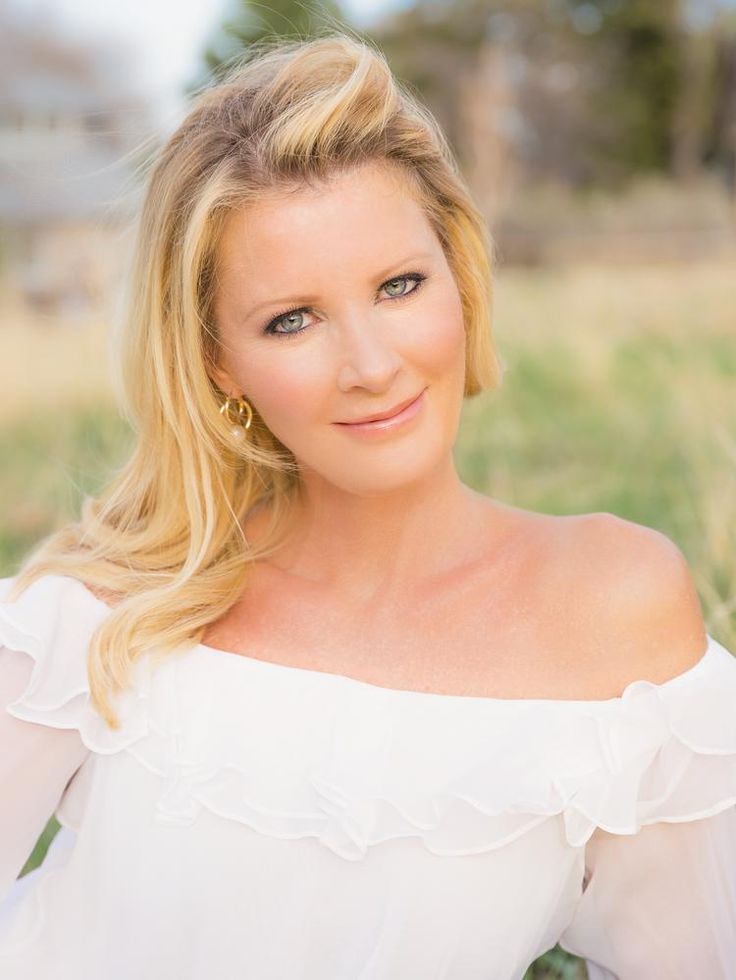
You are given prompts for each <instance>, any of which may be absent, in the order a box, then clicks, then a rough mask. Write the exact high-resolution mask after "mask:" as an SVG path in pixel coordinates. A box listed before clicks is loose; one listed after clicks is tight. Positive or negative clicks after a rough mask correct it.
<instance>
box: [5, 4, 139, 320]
mask: <svg viewBox="0 0 736 980" xmlns="http://www.w3.org/2000/svg"><path fill="white" fill-rule="evenodd" d="M9 16H10V15H9V13H7V12H6V13H3V14H0V95H1V98H0V250H1V251H0V280H1V281H2V289H3V299H5V300H7V299H8V298H10V299H20V300H21V301H22V302H23V303H25V304H28V305H30V306H31V307H32V308H34V309H36V310H39V311H43V312H63V313H76V312H84V311H91V310H96V309H99V307H100V304H101V303H103V302H104V300H105V299H106V298H107V296H108V295H109V291H110V285H111V281H112V279H113V277H114V275H115V270H116V268H118V267H119V262H120V250H121V234H120V232H121V228H122V227H123V226H124V225H126V224H127V223H128V220H129V217H130V213H131V209H132V207H134V203H135V197H136V188H137V186H138V183H139V182H138V180H137V177H136V168H137V167H138V166H139V165H140V164H141V163H142V159H141V148H142V146H143V142H142V141H143V139H144V138H145V137H146V134H147V133H148V131H149V126H148V120H147V112H146V110H145V107H144V106H143V104H142V103H141V102H140V99H139V97H137V96H134V95H133V94H132V93H131V92H130V91H129V90H128V88H127V86H126V84H125V75H124V72H125V57H124V52H116V51H110V50H109V49H108V50H102V49H100V48H99V47H95V48H94V49H91V48H89V47H84V46H82V45H80V44H79V42H77V41H76V40H74V39H71V38H68V37H64V36H63V35H62V34H60V33H58V32H54V31H53V30H52V29H50V28H49V27H46V28H45V29H44V27H43V26H42V25H39V24H38V23H34V24H33V25H32V26H31V25H30V24H27V23H23V22H22V21H18V20H16V21H9Z"/></svg>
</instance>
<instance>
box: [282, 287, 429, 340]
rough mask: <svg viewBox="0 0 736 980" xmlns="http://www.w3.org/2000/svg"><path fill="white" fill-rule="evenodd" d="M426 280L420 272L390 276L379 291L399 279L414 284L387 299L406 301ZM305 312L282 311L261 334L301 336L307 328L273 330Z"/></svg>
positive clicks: (304, 309)
mask: <svg viewBox="0 0 736 980" xmlns="http://www.w3.org/2000/svg"><path fill="white" fill-rule="evenodd" d="M426 278H427V277H426V276H425V275H424V273H422V272H404V273H402V274H401V275H400V276H392V277H391V278H390V279H387V280H386V281H385V282H383V283H381V289H383V287H384V286H386V285H388V283H390V282H398V281H399V280H401V279H406V280H408V281H413V282H415V283H416V286H415V287H414V289H411V290H410V291H409V292H408V293H402V294H401V295H400V296H389V297H388V298H389V299H390V300H393V301H394V302H396V301H400V300H402V299H408V298H409V297H410V296H413V295H414V293H417V292H419V290H420V289H421V288H422V283H423V282H424V281H425V279H426ZM307 312H309V307H308V306H298V307H296V308H294V309H291V310H284V312H283V313H279V314H278V316H275V317H274V318H273V320H271V321H270V322H269V323H268V324H266V327H265V328H264V331H263V332H264V333H265V334H269V335H271V336H274V337H298V336H300V335H301V334H303V333H304V331H305V330H309V327H302V328H301V329H300V330H274V329H273V328H274V327H275V326H276V325H277V324H278V323H280V322H281V321H282V320H283V319H284V318H285V317H287V316H291V314H292V313H307Z"/></svg>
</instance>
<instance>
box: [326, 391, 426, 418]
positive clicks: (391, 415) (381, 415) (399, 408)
mask: <svg viewBox="0 0 736 980" xmlns="http://www.w3.org/2000/svg"><path fill="white" fill-rule="evenodd" d="M422 392H423V390H422V391H420V392H419V395H421V394H422ZM419 395H414V396H413V397H412V398H408V399H407V400H406V401H403V402H400V403H399V404H398V405H396V406H395V407H394V408H390V409H389V410H388V411H387V412H379V413H378V414H377V415H366V416H365V418H362V419H354V420H352V421H350V422H337V423H336V425H365V424H367V423H369V422H382V421H383V420H384V419H392V418H395V417H396V416H397V415H399V414H400V413H401V412H403V411H404V409H405V408H408V407H409V406H410V405H412V404H413V403H414V402H415V401H416V400H417V399H418V398H419Z"/></svg>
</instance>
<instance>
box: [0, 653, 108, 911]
mask: <svg viewBox="0 0 736 980" xmlns="http://www.w3.org/2000/svg"><path fill="white" fill-rule="evenodd" d="M33 666H34V661H33V659H32V658H31V657H30V656H29V655H28V654H27V653H24V652H21V651H18V650H11V649H9V648H8V647H5V646H2V645H0V800H2V805H1V806H0V902H2V900H3V899H4V898H5V896H6V895H7V894H8V893H9V892H10V890H11V888H12V886H13V884H14V882H15V880H16V878H17V876H18V874H19V873H20V871H21V869H22V868H23V865H24V864H25V863H26V861H27V860H28V858H29V856H30V854H31V852H32V850H33V847H34V845H35V843H36V841H37V840H38V838H39V836H40V834H41V833H42V831H43V829H44V827H45V826H46V823H47V822H48V820H49V818H50V817H51V816H52V815H53V813H54V811H55V810H56V807H57V805H58V803H59V800H60V799H61V796H62V794H63V793H64V789H65V788H66V786H67V784H68V783H69V781H70V779H71V778H72V776H73V775H74V773H75V772H76V770H77V769H78V768H79V767H80V766H81V765H82V763H83V761H84V760H85V758H86V757H87V755H88V754H89V749H88V748H87V747H86V746H85V745H84V743H83V742H82V739H81V737H80V733H79V731H77V730H76V729H71V728H70V729H64V728H56V727H47V726H45V725H42V724H37V723H35V722H31V721H25V720H21V719H19V718H17V717H14V716H13V715H12V714H10V713H9V711H8V710H7V707H8V705H9V704H11V703H12V702H13V701H15V700H16V699H17V698H19V697H20V695H21V693H22V692H23V691H25V690H26V688H27V687H28V686H29V684H30V679H31V673H32V669H33Z"/></svg>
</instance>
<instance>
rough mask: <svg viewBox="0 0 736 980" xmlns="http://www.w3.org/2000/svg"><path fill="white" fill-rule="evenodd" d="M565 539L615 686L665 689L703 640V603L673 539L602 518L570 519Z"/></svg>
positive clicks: (699, 649) (696, 653)
mask: <svg viewBox="0 0 736 980" xmlns="http://www.w3.org/2000/svg"><path fill="white" fill-rule="evenodd" d="M566 539H567V548H569V549H570V552H569V553H568V554H567V555H566V561H567V562H572V564H573V567H574V573H573V578H574V581H575V582H576V586H577V591H578V594H579V595H580V596H582V600H583V602H584V603H585V604H586V605H587V610H588V615H589V617H590V621H591V622H595V623H596V627H597V628H596V635H597V636H598V637H599V640H600V643H601V646H602V647H605V648H606V650H607V652H608V656H609V657H611V658H613V660H614V661H615V674H616V677H618V678H619V684H620V685H621V684H625V683H628V681H630V680H636V679H646V680H651V681H653V682H654V683H662V682H663V681H665V680H667V679H668V678H671V677H674V676H676V675H677V674H680V673H683V672H684V671H686V670H687V669H688V668H690V667H692V666H693V665H694V664H695V663H697V662H698V661H699V660H700V659H701V658H702V656H703V654H704V652H705V648H706V642H707V636H706V627H705V623H704V620H703V613H702V608H701V604H700V598H699V596H698V592H697V589H696V586H695V582H694V580H693V575H692V572H691V569H690V566H689V564H688V562H687V559H686V558H685V556H684V554H683V553H682V551H681V549H680V548H679V547H678V546H677V544H675V542H674V541H673V540H672V539H671V538H669V537H668V536H667V535H666V534H663V533H662V532H661V531H658V530H656V529H654V528H650V527H647V526H645V525H642V524H637V523H636V522H634V521H629V520H626V519H625V518H622V517H617V516H616V515H614V514H610V513H606V512H601V513H594V514H583V515H576V516H575V517H574V518H572V519H571V520H570V523H569V527H568V531H567V534H566ZM568 567H569V565H568ZM627 678H628V680H627Z"/></svg>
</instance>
